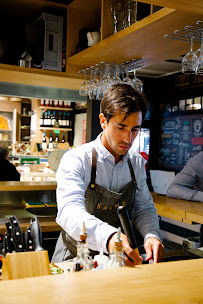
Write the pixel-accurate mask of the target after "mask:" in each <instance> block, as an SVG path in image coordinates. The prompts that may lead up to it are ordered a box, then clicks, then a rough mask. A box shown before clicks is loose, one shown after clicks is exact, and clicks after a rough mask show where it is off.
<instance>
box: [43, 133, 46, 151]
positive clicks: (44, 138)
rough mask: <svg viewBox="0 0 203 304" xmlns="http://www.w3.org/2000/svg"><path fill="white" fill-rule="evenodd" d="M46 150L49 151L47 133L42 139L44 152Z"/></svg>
mask: <svg viewBox="0 0 203 304" xmlns="http://www.w3.org/2000/svg"><path fill="white" fill-rule="evenodd" d="M46 149H47V141H46V132H44V136H43V139H42V150H46Z"/></svg>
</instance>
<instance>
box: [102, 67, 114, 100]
mask: <svg viewBox="0 0 203 304" xmlns="http://www.w3.org/2000/svg"><path fill="white" fill-rule="evenodd" d="M111 84H112V79H111V77H110V64H109V63H106V64H105V72H104V75H103V77H102V79H101V85H102V92H103V95H104V94H105V92H106V90H107V89H108V88H109V87H110V86H111Z"/></svg>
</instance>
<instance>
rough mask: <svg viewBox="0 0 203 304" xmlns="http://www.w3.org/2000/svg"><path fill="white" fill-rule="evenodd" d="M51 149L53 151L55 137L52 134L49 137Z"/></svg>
mask: <svg viewBox="0 0 203 304" xmlns="http://www.w3.org/2000/svg"><path fill="white" fill-rule="evenodd" d="M49 149H53V136H52V133H51V134H50V137H49Z"/></svg>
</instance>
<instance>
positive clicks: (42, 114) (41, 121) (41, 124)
mask: <svg viewBox="0 0 203 304" xmlns="http://www.w3.org/2000/svg"><path fill="white" fill-rule="evenodd" d="M39 125H40V127H43V126H44V113H43V111H41V116H40V120H39Z"/></svg>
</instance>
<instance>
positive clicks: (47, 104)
mask: <svg viewBox="0 0 203 304" xmlns="http://www.w3.org/2000/svg"><path fill="white" fill-rule="evenodd" d="M49 104H50V100H49V99H45V106H46V107H49Z"/></svg>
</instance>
